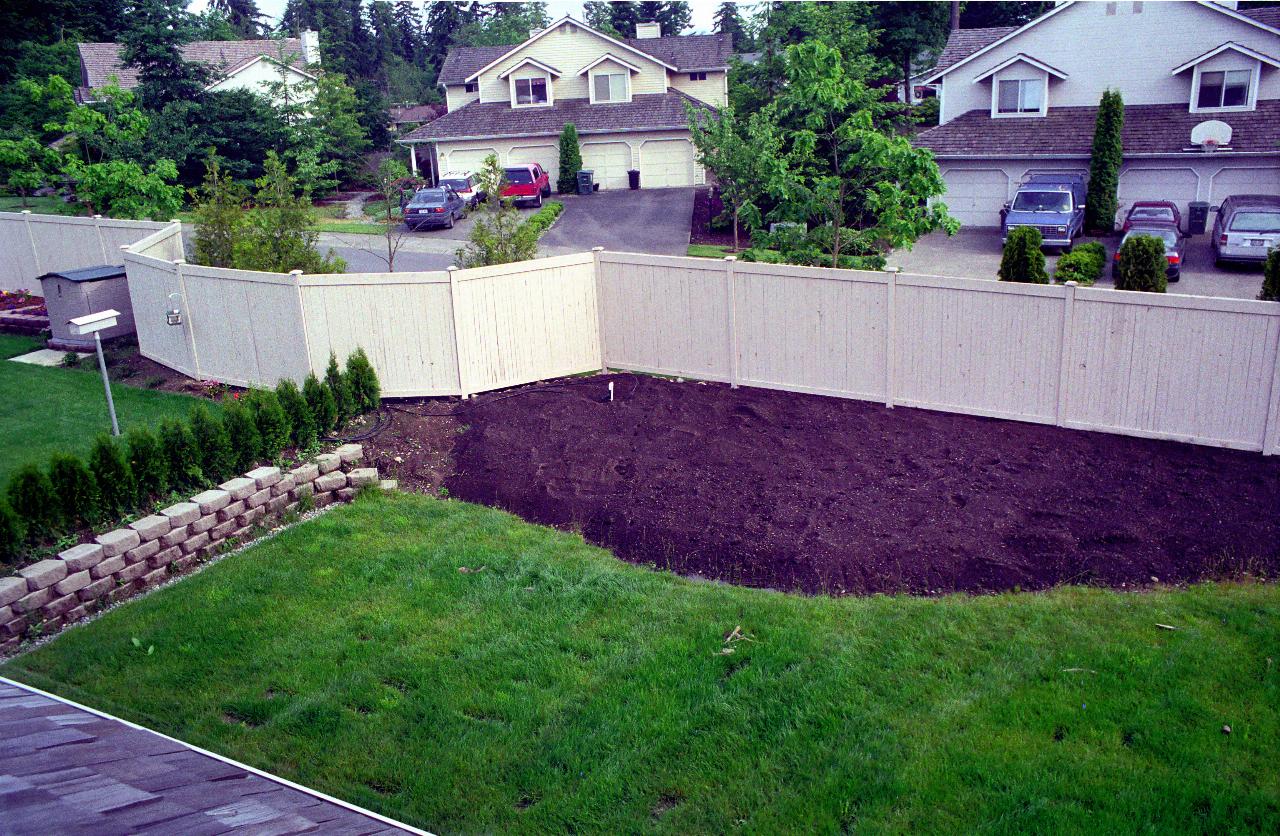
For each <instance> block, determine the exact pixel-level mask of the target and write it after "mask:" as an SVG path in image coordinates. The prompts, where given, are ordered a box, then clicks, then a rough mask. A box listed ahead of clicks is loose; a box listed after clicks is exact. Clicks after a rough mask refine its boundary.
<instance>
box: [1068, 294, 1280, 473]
mask: <svg viewBox="0 0 1280 836" xmlns="http://www.w3.org/2000/svg"><path fill="white" fill-rule="evenodd" d="M1278 307H1280V306H1275V305H1272V304H1269V303H1264V302H1251V301H1244V300H1240V301H1237V300H1227V299H1208V298H1200V297H1193V296H1166V297H1162V296H1158V295H1152V294H1132V295H1130V294H1119V293H1116V292H1115V291H1108V290H1085V289H1081V290H1080V291H1078V294H1077V297H1076V304H1075V314H1074V317H1073V324H1072V328H1071V330H1070V333H1069V334H1068V338H1067V352H1068V357H1067V369H1068V371H1067V375H1066V381H1065V384H1066V391H1067V393H1068V396H1067V398H1066V399H1065V410H1064V412H1065V414H1064V416H1063V421H1062V423H1063V424H1064V425H1065V426H1069V427H1077V428H1080V429H1091V430H1106V431H1109V432H1121V433H1126V434H1129V435H1143V436H1154V437H1158V438H1173V439H1181V440H1187V441H1196V442H1199V443H1203V444H1213V445H1217V446H1223V447H1241V448H1245V449H1252V450H1258V449H1262V447H1263V443H1264V439H1265V434H1266V431H1267V421H1268V413H1269V412H1270V410H1271V408H1272V401H1273V399H1274V398H1273V395H1274V394H1275V393H1274V391H1273V386H1274V384H1273V383H1272V380H1273V377H1274V374H1275V369H1276V357H1277V348H1278V344H1280V310H1277V308H1278Z"/></svg>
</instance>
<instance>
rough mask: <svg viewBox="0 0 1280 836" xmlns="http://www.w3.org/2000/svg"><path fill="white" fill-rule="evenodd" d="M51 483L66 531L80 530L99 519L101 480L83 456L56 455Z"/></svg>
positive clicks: (50, 474) (52, 462) (52, 461)
mask: <svg viewBox="0 0 1280 836" xmlns="http://www.w3.org/2000/svg"><path fill="white" fill-rule="evenodd" d="M49 482H50V483H51V484H52V485H53V493H54V495H55V496H57V497H58V517H59V518H60V519H61V520H62V526H63V528H66V529H76V528H80V527H81V526H84V525H88V524H89V523H91V522H93V521H94V520H96V519H97V518H98V480H97V479H96V478H94V475H93V471H92V470H90V469H89V468H88V466H87V465H85V463H84V462H83V461H81V459H80V457H79V456H71V455H67V454H66V453H55V454H54V455H53V458H52V459H50V460H49Z"/></svg>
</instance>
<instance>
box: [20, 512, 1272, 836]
mask: <svg viewBox="0 0 1280 836" xmlns="http://www.w3.org/2000/svg"><path fill="white" fill-rule="evenodd" d="M462 568H466V569H470V570H474V571H468V572H463V571H460V570H461V569H462ZM1157 624H1167V625H1171V626H1174V627H1176V628H1177V629H1176V630H1164V629H1161V628H1160V627H1158V626H1157ZM739 627H740V629H741V633H742V634H743V635H745V636H747V637H748V638H747V639H746V640H742V641H734V642H731V643H726V641H725V636H726V635H728V634H730V633H731V632H732V631H734V630H735V628H739ZM135 639H136V640H137V644H136V645H135V643H134V640H135ZM730 647H731V648H732V649H733V651H734V652H733V653H724V652H723V651H724V650H725V649H726V648H730ZM151 648H154V650H150V649H151ZM1278 657H1280V590H1278V589H1277V587H1275V586H1269V585H1204V586H1198V587H1195V588H1192V589H1188V590H1180V591H1165V592H1151V593H1142V594H1121V593H1115V592H1110V591H1102V590H1091V589H1063V590H1060V591H1055V592H1052V593H1049V594H1021V595H1002V596H995V597H979V598H971V597H964V596H951V597H946V598H941V599H922V598H909V597H884V596H880V597H874V598H846V599H832V598H805V597H798V596H792V595H787V594H782V593H773V592H767V591H760V590H749V589H739V588H733V587H727V586H720V585H713V584H708V583H699V582H693V581H687V580H683V579H680V578H676V577H673V576H670V575H665V574H659V573H654V572H650V571H647V570H645V569H642V568H638V567H634V566H629V565H625V564H622V563H620V562H619V561H617V560H615V559H614V558H613V557H612V556H610V555H609V554H608V553H607V552H604V551H602V550H600V549H597V548H594V547H592V546H589V545H587V544H585V543H584V542H583V541H582V540H581V539H580V538H579V537H577V536H574V535H571V534H566V533H560V532H556V531H552V530H549V529H547V528H542V527H538V526H533V525H529V524H526V523H524V522H521V521H520V520H518V519H516V518H515V517H512V516H510V515H508V514H506V513H503V512H501V511H497V510H493V509H489V508H484V507H479V506H473V505H468V504H465V503H460V502H455V501H439V500H433V499H430V498H426V497H421V496H412V495H393V496H378V497H368V498H362V499H361V500H360V501H358V502H356V503H355V504H354V505H353V506H351V507H348V508H343V509H340V510H336V511H334V512H332V513H330V514H327V515H325V516H323V517H321V518H319V519H317V520H315V521H312V522H309V523H306V524H304V525H300V526H297V527H294V528H293V529H290V530H288V531H286V532H284V533H283V534H281V535H280V536H278V537H277V538H275V539H273V540H271V541H268V542H266V543H264V544H262V545H259V546H257V547H255V548H253V549H250V550H248V551H247V552H245V553H243V554H240V555H237V556H234V557H231V558H228V559H226V560H225V561H223V562H222V563H220V564H218V565H216V566H214V567H212V568H210V569H209V570H207V571H205V572H203V573H202V574H199V575H197V576H195V577H193V578H191V579H189V580H186V581H183V582H182V583H180V584H177V585H175V586H172V587H170V588H167V589H165V590H163V591H161V592H159V593H157V594H155V595H152V596H150V597H148V598H146V599H144V600H141V601H138V602H135V603H132V604H128V605H126V606H124V607H121V608H119V609H117V610H114V611H112V612H110V613H107V614H106V615H105V616H103V617H102V618H101V619H100V620H98V621H96V622H94V623H92V624H90V625H88V626H85V627H81V628H76V629H72V630H70V631H68V632H67V633H65V634H64V635H62V636H61V637H60V638H58V639H56V640H55V641H53V642H51V643H50V644H49V645H46V646H44V647H42V648H40V649H38V650H36V651H34V652H32V653H29V654H27V655H25V656H23V657H20V658H18V659H16V660H14V661H12V662H10V663H9V664H8V665H6V666H5V667H4V668H3V673H4V674H5V675H6V676H10V677H13V678H16V679H19V680H22V681H25V682H29V683H31V684H33V685H36V686H38V687H42V688H47V689H50V690H52V691H55V692H57V693H59V694H63V695H65V696H67V697H70V698H72V699H75V700H80V701H83V702H85V703H87V704H89V705H92V706H95V707H97V708H100V709H104V710H107V711H110V712H114V713H116V714H119V715H121V716H123V717H126V718H128V719H130V720H134V721H137V722H140V723H143V724H145V725H148V726H150V727H152V728H155V729H158V730H160V731H162V732H165V733H168V734H172V735H176V736H178V737H181V738H182V739H184V740H187V741H190V742H192V743H194V744H197V745H200V746H206V747H209V748H212V749H214V750H215V751H218V752H221V753H223V754H226V755H229V756H232V757H235V758H239V759H242V760H245V761H247V762H249V763H251V764H253V765H255V766H258V767H261V768H264V769H268V770H271V771H273V772H276V773H278V774H281V775H283V776H285V777H287V778H290V779H293V780H297V781H301V782H302V783H304V784H307V785H308V786H311V787H315V788H317V789H320V790H323V791H325V792H329V793H333V794H335V795H337V796H340V797H342V798H345V799H348V800H350V801H353V802H356V803H359V804H362V805H367V806H368V807H371V808H373V809H375V810H378V811H380V812H382V813H385V814H387V815H391V816H394V817H396V818H399V819H402V820H404V821H407V822H410V823H413V824H417V825H419V826H422V827H424V828H428V829H431V830H434V831H436V832H444V833H449V832H511V831H525V832H527V831H541V832H548V831H549V832H586V831H589V832H636V831H649V830H655V831H664V832H674V833H712V832H714V833H720V832H728V831H739V830H742V831H751V832H761V833H772V832H782V831H789V832H810V831H813V832H834V831H838V830H857V831H863V832H926V833H940V832H946V833H978V832H990V831H996V832H1078V833H1114V832H1133V831H1135V830H1143V831H1150V832H1186V831H1217V832H1227V831H1234V832H1247V831H1248V832H1269V833H1274V832H1276V831H1277V830H1278V829H1280V782H1278V779H1277V774H1278V773H1277V770H1276V765H1277V763H1280V670H1278V668H1277V664H1276V662H1278V661H1280V658H1278ZM1224 724H1229V725H1230V726H1231V733H1230V734H1229V735H1228V734H1224V733H1223V731H1222V729H1223V726H1224Z"/></svg>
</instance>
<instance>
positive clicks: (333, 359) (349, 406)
mask: <svg viewBox="0 0 1280 836" xmlns="http://www.w3.org/2000/svg"><path fill="white" fill-rule="evenodd" d="M324 385H325V387H326V388H328V390H329V393H330V394H331V395H333V405H334V419H333V426H334V428H335V429H336V428H339V427H341V426H342V425H343V424H345V423H347V420H348V419H349V418H351V417H352V416H353V415H355V414H356V404H355V398H354V397H353V396H352V394H351V384H350V382H348V380H347V378H346V375H344V374H343V373H342V369H340V368H338V355H336V354H334V353H333V352H332V351H330V352H329V366H328V367H327V368H326V369H325V371H324Z"/></svg>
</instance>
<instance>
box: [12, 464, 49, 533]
mask: <svg viewBox="0 0 1280 836" xmlns="http://www.w3.org/2000/svg"><path fill="white" fill-rule="evenodd" d="M6 494H7V496H6V498H7V499H8V500H9V507H10V508H12V509H13V510H14V511H16V512H17V514H18V516H20V517H22V520H23V522H25V523H26V526H27V539H28V540H30V541H32V542H36V541H39V540H43V539H44V538H46V537H48V536H49V535H50V534H52V533H53V532H54V531H55V530H57V528H58V497H57V496H56V495H55V494H54V492H53V484H52V483H51V482H50V481H49V477H48V475H47V474H46V473H45V472H44V471H43V470H41V469H40V468H38V467H36V466H35V465H34V464H28V465H23V466H22V467H21V468H19V469H18V471H17V472H16V473H14V474H13V476H12V477H11V478H10V479H9V488H8V491H7V492H6Z"/></svg>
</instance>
